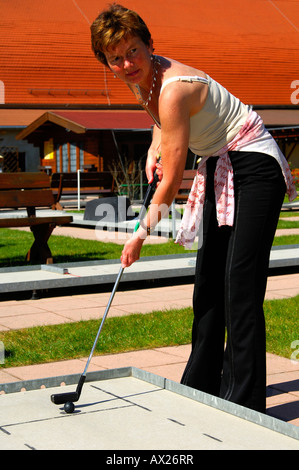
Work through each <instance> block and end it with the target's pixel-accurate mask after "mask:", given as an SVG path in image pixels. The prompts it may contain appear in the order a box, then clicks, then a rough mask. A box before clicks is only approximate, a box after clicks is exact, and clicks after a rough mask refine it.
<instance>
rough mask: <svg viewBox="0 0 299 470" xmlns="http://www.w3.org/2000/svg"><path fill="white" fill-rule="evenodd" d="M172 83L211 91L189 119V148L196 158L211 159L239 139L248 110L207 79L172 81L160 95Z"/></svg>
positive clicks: (178, 79) (169, 80) (216, 83)
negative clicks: (195, 86) (181, 83)
mask: <svg viewBox="0 0 299 470" xmlns="http://www.w3.org/2000/svg"><path fill="white" fill-rule="evenodd" d="M172 82H189V83H193V82H201V83H204V84H206V85H207V86H208V87H209V91H208V95H207V98H206V101H205V104H204V106H203V108H202V109H201V110H200V111H199V112H198V113H197V114H195V115H194V116H192V117H191V118H190V137H189V148H190V150H191V151H192V152H193V153H194V154H195V155H199V156H208V155H211V154H214V153H215V152H217V150H220V149H221V148H222V147H223V146H224V145H226V144H227V143H228V142H229V141H231V140H232V139H233V138H234V137H235V136H236V135H237V133H238V132H239V130H240V129H241V128H242V126H243V125H244V123H245V121H246V119H247V117H248V114H249V113H250V110H251V108H250V107H249V106H247V105H245V104H243V103H242V102H241V101H240V100H239V99H238V98H236V97H235V96H233V95H232V94H231V93H229V92H228V91H227V90H226V89H225V88H224V87H223V86H222V85H220V84H219V83H218V82H216V81H215V80H213V79H212V78H211V77H209V76H208V75H207V78H203V77H199V76H196V75H195V76H176V77H171V78H169V79H168V80H166V81H165V82H164V83H163V85H162V87H161V91H160V94H161V93H162V91H163V90H164V88H165V87H166V86H167V85H168V84H169V83H172ZM155 122H156V124H157V125H158V126H159V127H160V124H159V123H158V122H157V121H156V120H155Z"/></svg>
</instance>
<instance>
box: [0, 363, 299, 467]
mask: <svg viewBox="0 0 299 470" xmlns="http://www.w3.org/2000/svg"><path fill="white" fill-rule="evenodd" d="M79 377H80V375H78V374H75V375H71V376H61V377H54V378H49V379H38V380H35V381H26V382H21V383H20V382H18V383H11V384H1V391H2V394H1V396H0V401H1V423H0V449H1V450H30V449H35V450H83V449H84V450H106V451H107V450H115V451H116V450H129V449H133V450H134V451H137V450H159V449H163V450H174V451H176V452H184V451H187V450H199V449H204V450H210V449H211V450H229V449H232V450H246V449H247V450H253V449H262V450H272V449H273V450H279V449H281V450H299V428H298V427H296V426H293V425H291V424H288V423H284V422H282V421H280V420H277V419H275V418H272V417H269V416H266V415H262V414H259V413H256V412H253V411H252V410H248V409H246V408H243V407H240V406H237V405H234V404H232V403H229V402H225V401H224V400H220V399H218V398H216V397H212V396H210V395H207V394H204V393H201V392H198V391H196V390H193V389H190V388H189V387H186V386H182V385H180V384H178V383H175V382H172V381H170V380H167V379H164V378H163V377H160V376H156V375H154V374H151V373H148V372H146V371H141V370H139V369H135V368H123V369H112V370H109V371H99V372H90V373H88V374H87V380H86V382H85V385H84V387H83V390H82V394H81V397H80V400H79V401H78V402H77V403H75V410H74V412H73V413H72V414H67V413H66V412H65V411H64V409H63V405H54V404H53V403H52V402H51V399H50V397H51V395H52V394H53V393H61V392H69V391H75V388H76V384H77V382H78V379H79ZM61 384H63V386H61ZM111 455H112V454H111ZM189 455H192V454H190V452H189ZM190 458H191V457H190ZM189 463H191V462H189Z"/></svg>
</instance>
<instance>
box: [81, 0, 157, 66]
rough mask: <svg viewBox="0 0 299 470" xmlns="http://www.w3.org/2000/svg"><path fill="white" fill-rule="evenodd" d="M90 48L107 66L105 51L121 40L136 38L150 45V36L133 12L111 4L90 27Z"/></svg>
mask: <svg viewBox="0 0 299 470" xmlns="http://www.w3.org/2000/svg"><path fill="white" fill-rule="evenodd" d="M90 30H91V47H92V50H93V52H94V54H95V55H96V57H97V58H98V59H99V61H100V62H102V64H104V65H108V63H107V60H106V57H105V51H107V48H108V47H109V46H116V45H117V44H118V43H119V42H120V41H121V40H122V39H126V38H128V37H129V36H138V37H139V38H140V39H141V40H142V41H143V42H144V44H146V45H147V46H149V45H150V40H151V34H150V32H149V30H148V27H147V26H146V24H145V22H144V21H143V19H142V18H140V16H139V15H138V14H137V13H136V12H135V11H133V10H129V9H128V8H125V7H123V6H121V5H118V4H116V3H113V4H112V5H109V8H108V9H107V10H104V11H102V13H101V14H100V15H99V16H98V17H97V18H96V19H95V21H94V22H93V23H92V25H91V27H90Z"/></svg>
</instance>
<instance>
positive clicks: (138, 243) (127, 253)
mask: <svg viewBox="0 0 299 470" xmlns="http://www.w3.org/2000/svg"><path fill="white" fill-rule="evenodd" d="M144 239H145V236H144V237H142V236H140V233H139V232H138V231H137V232H135V233H134V234H133V236H132V238H130V239H129V240H128V241H127V242H126V244H125V246H124V248H123V251H122V254H121V258H120V260H121V265H122V267H123V268H128V267H129V266H131V264H133V263H134V262H135V261H137V260H138V259H139V258H140V251H141V248H142V244H143V242H144Z"/></svg>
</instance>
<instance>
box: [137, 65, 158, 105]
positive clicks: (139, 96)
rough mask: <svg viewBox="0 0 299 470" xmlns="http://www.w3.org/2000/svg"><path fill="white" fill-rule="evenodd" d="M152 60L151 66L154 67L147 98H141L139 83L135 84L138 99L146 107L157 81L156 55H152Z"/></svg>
mask: <svg viewBox="0 0 299 470" xmlns="http://www.w3.org/2000/svg"><path fill="white" fill-rule="evenodd" d="M152 60H153V67H154V70H153V78H152V84H151V88H150V91H149V93H148V98H147V100H146V101H144V100H143V97H142V93H141V90H140V87H139V85H136V88H137V94H138V100H139V101H140V102H141V103H142V105H143V106H145V107H146V108H147V107H148V105H149V103H150V101H151V99H152V94H153V92H154V89H155V86H156V81H157V76H158V67H159V65H160V60H159V59H158V57H157V56H153V57H152Z"/></svg>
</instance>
